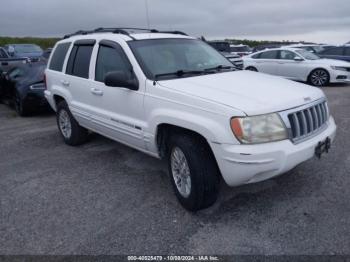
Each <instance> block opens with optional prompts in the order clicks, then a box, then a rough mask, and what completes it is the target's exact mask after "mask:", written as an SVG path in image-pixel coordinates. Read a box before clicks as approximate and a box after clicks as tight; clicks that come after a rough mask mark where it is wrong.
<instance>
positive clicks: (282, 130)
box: [231, 114, 288, 144]
mask: <svg viewBox="0 0 350 262" xmlns="http://www.w3.org/2000/svg"><path fill="white" fill-rule="evenodd" d="M231 129H232V131H233V133H234V134H235V136H236V137H237V139H238V140H239V141H240V142H241V143H243V144H259V143H267V142H273V141H280V140H284V139H287V138H288V135H287V130H286V127H285V126H284V124H283V122H282V119H281V118H280V116H279V115H278V114H268V115H261V116H251V117H237V118H232V119H231Z"/></svg>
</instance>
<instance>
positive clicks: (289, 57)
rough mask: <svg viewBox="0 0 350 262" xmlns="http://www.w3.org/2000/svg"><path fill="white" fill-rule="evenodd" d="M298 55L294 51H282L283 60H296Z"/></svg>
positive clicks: (281, 57)
mask: <svg viewBox="0 0 350 262" xmlns="http://www.w3.org/2000/svg"><path fill="white" fill-rule="evenodd" d="M296 56H297V55H296V54H295V53H294V52H291V51H288V50H282V51H281V52H280V59H283V60H294V58H295V57H296Z"/></svg>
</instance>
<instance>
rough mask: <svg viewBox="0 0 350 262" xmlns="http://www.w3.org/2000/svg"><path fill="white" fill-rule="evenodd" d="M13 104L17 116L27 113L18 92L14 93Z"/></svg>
mask: <svg viewBox="0 0 350 262" xmlns="http://www.w3.org/2000/svg"><path fill="white" fill-rule="evenodd" d="M13 102H14V106H15V110H16V112H17V114H18V115H19V116H27V115H28V113H29V110H28V108H27V107H26V106H25V105H24V101H23V99H22V98H21V96H20V94H19V93H18V92H16V93H15V97H14V101H13Z"/></svg>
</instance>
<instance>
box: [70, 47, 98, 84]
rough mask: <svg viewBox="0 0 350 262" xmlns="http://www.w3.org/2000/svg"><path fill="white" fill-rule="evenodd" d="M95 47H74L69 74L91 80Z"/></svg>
mask: <svg viewBox="0 0 350 262" xmlns="http://www.w3.org/2000/svg"><path fill="white" fill-rule="evenodd" d="M93 47H94V46H93V45H74V47H73V49H72V51H71V54H70V57H69V60H68V64H67V74H69V75H73V76H77V77H82V78H86V79H87V78H89V69H90V59H91V54H92V50H93Z"/></svg>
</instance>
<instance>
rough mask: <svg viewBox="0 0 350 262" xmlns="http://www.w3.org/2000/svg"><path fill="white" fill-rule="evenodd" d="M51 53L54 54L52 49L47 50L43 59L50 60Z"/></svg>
mask: <svg viewBox="0 0 350 262" xmlns="http://www.w3.org/2000/svg"><path fill="white" fill-rule="evenodd" d="M51 53H52V48H47V49H46V50H44V52H43V58H44V60H45V61H48V60H49V58H50V55H51Z"/></svg>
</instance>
